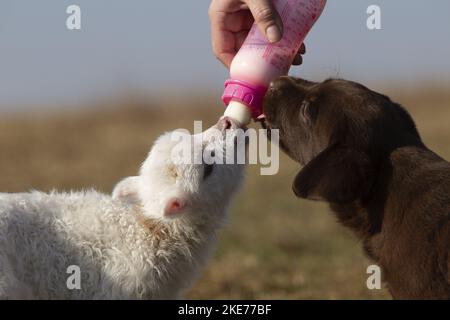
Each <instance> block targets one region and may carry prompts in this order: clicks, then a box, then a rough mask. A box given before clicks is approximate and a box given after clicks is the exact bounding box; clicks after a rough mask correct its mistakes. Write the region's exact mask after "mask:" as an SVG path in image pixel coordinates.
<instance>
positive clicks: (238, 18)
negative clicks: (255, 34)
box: [223, 10, 255, 32]
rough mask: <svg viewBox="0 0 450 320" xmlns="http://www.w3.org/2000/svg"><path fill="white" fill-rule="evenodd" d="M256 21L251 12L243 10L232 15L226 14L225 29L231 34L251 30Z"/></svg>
mask: <svg viewBox="0 0 450 320" xmlns="http://www.w3.org/2000/svg"><path fill="white" fill-rule="evenodd" d="M254 22H255V20H254V19H253V16H252V13H251V12H250V11H249V10H241V11H238V12H234V13H232V14H226V15H225V18H224V25H223V28H224V29H225V30H228V31H231V32H239V31H242V30H250V28H251V27H252V25H253V23H254Z"/></svg>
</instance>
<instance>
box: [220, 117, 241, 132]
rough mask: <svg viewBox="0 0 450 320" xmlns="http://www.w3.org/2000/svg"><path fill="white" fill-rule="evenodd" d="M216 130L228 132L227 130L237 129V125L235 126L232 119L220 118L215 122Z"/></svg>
mask: <svg viewBox="0 0 450 320" xmlns="http://www.w3.org/2000/svg"><path fill="white" fill-rule="evenodd" d="M217 128H218V129H219V130H220V131H225V130H229V129H237V128H238V125H237V123H236V121H234V120H233V119H232V118H230V117H222V118H221V119H220V120H219V122H217Z"/></svg>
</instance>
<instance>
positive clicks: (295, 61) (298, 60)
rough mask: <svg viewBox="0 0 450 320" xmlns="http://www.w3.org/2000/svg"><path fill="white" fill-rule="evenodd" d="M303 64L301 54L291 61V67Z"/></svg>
mask: <svg viewBox="0 0 450 320" xmlns="http://www.w3.org/2000/svg"><path fill="white" fill-rule="evenodd" d="M302 63H303V57H302V55H301V54H298V55H296V56H295V58H294V61H292V65H294V66H299V65H301V64H302Z"/></svg>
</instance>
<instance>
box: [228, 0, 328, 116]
mask: <svg viewBox="0 0 450 320" xmlns="http://www.w3.org/2000/svg"><path fill="white" fill-rule="evenodd" d="M273 3H274V5H275V7H276V9H277V11H278V13H279V14H280V16H281V19H282V21H283V38H282V39H281V40H280V41H279V42H277V43H270V42H269V41H268V40H267V39H266V37H265V36H264V35H263V34H262V33H261V31H260V30H259V28H258V26H257V25H256V24H254V25H253V27H252V28H251V30H250V32H249V34H248V36H247V38H246V39H245V41H244V43H243V45H242V47H241V49H240V50H239V52H238V53H237V55H236V56H235V57H234V59H233V61H232V63H231V67H230V76H231V79H229V80H227V81H226V82H225V91H224V94H223V96H222V100H223V102H224V103H225V105H227V108H226V110H225V114H224V115H225V116H229V117H231V118H233V119H234V120H236V121H238V122H239V123H240V124H242V125H247V124H248V123H249V122H250V120H251V118H254V119H256V118H257V117H259V116H260V115H261V114H262V102H263V98H264V95H265V93H266V91H267V89H268V86H269V84H270V82H271V81H272V80H274V79H276V78H278V77H279V76H282V75H286V74H287V73H288V71H289V68H290V66H291V64H292V62H293V60H294V58H295V55H296V54H297V52H298V50H299V49H300V46H301V44H302V43H303V40H304V39H305V37H306V35H307V34H308V32H309V30H311V28H312V26H313V25H314V23H315V22H316V21H317V19H318V18H319V16H320V14H321V13H322V11H323V9H324V7H325V4H326V0H273Z"/></svg>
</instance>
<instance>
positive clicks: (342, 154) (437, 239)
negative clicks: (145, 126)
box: [263, 77, 450, 299]
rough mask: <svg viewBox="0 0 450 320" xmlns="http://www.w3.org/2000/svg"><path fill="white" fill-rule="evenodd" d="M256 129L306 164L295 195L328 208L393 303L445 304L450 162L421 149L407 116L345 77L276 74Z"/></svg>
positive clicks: (449, 269) (449, 265)
mask: <svg viewBox="0 0 450 320" xmlns="http://www.w3.org/2000/svg"><path fill="white" fill-rule="evenodd" d="M264 113H265V116H266V120H265V121H264V123H263V126H267V127H269V128H272V129H279V130H280V132H279V133H280V146H281V147H282V148H283V149H284V150H285V152H286V153H287V154H288V155H289V156H290V157H291V158H293V159H294V160H296V161H298V162H299V163H300V164H302V165H304V167H303V169H301V170H300V172H299V173H298V174H297V177H296V178H295V180H294V183H293V190H294V192H295V194H296V195H297V196H298V197H301V198H307V199H314V200H324V201H327V202H329V203H330V205H331V208H332V210H333V211H334V212H335V213H336V214H337V216H338V218H339V220H340V221H341V222H342V223H343V224H344V225H346V226H348V227H350V228H351V229H353V230H354V232H355V233H356V234H357V235H358V237H360V238H361V239H362V241H363V243H364V247H365V250H366V252H367V254H368V255H369V256H370V257H371V258H372V259H373V260H375V261H376V263H377V264H378V265H380V267H382V269H383V277H384V279H385V280H386V282H387V284H388V287H389V290H390V292H391V294H392V296H393V297H394V298H397V299H450V256H449V251H450V222H449V217H450V164H449V163H448V162H447V161H445V160H443V159H442V158H440V157H439V156H438V155H436V154H435V153H433V152H432V151H430V150H429V149H427V147H426V146H425V145H424V144H423V143H422V141H421V138H420V136H419V133H418V132H417V130H416V127H415V124H414V122H413V120H412V118H411V117H410V115H409V114H408V113H407V112H406V111H405V110H404V109H403V108H402V107H401V106H400V105H398V104H396V103H394V102H392V101H391V100H390V99H389V98H388V97H386V96H383V95H381V94H378V93H376V92H373V91H371V90H369V89H367V88H366V87H364V86H362V85H360V84H357V83H354V82H350V81H345V80H334V79H331V80H327V81H325V82H323V83H313V82H309V81H305V80H301V79H294V78H290V77H282V78H280V79H278V80H277V81H275V82H274V83H272V85H271V88H270V90H269V92H268V94H267V97H266V99H265V103H264Z"/></svg>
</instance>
